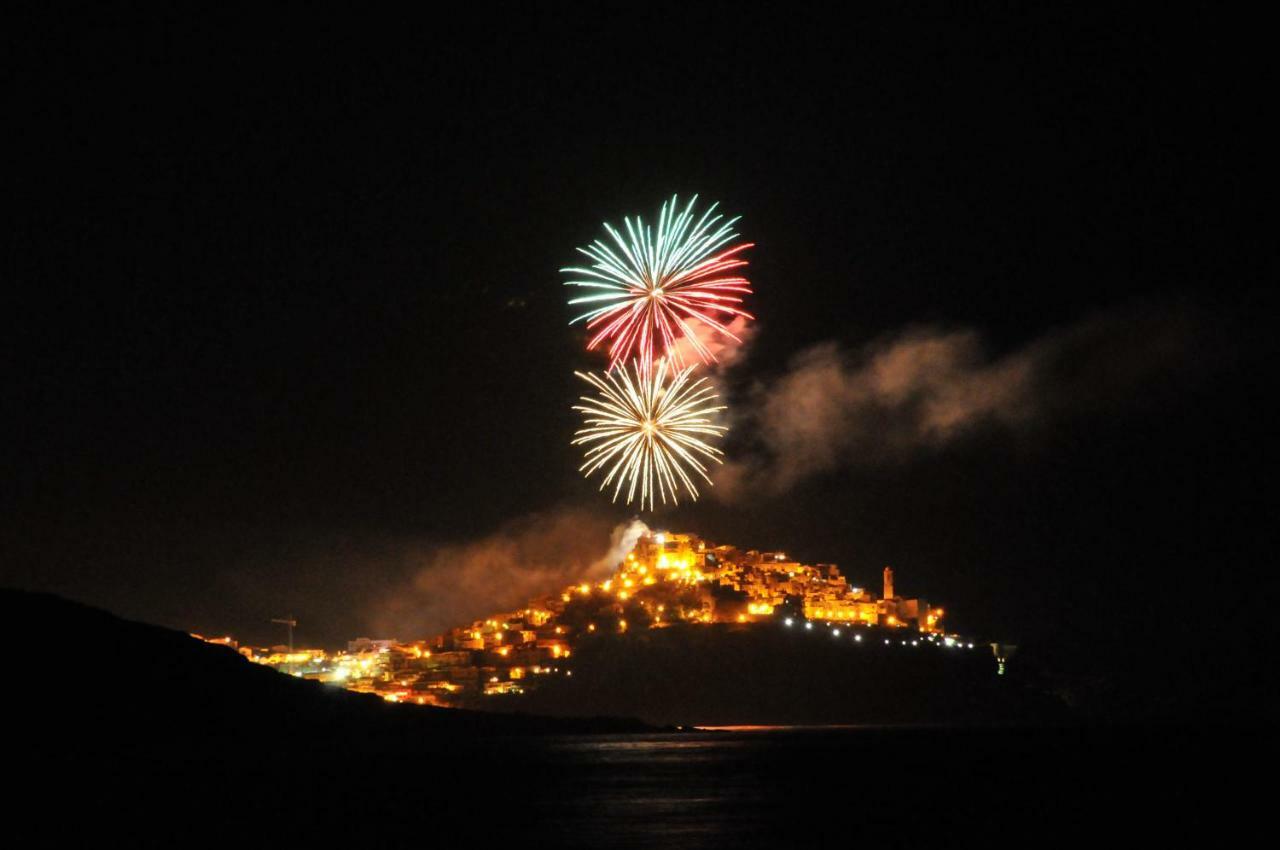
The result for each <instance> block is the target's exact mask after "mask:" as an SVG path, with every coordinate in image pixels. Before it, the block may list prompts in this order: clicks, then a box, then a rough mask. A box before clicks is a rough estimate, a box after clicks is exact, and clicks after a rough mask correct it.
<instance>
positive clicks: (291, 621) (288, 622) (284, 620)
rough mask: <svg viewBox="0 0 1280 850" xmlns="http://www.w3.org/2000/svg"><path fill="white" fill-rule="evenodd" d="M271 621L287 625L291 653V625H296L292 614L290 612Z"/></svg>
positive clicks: (291, 652) (290, 651) (291, 651)
mask: <svg viewBox="0 0 1280 850" xmlns="http://www.w3.org/2000/svg"><path fill="white" fill-rule="evenodd" d="M271 622H273V623H279V624H280V625H282V626H288V627H289V654H290V655H292V654H293V627H294V626H296V625H298V621H297V620H295V619H294V618H293V615H292V614H290V615H289V616H287V617H283V618H281V619H278V620H272V621H271Z"/></svg>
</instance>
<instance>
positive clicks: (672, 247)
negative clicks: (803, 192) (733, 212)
mask: <svg viewBox="0 0 1280 850" xmlns="http://www.w3.org/2000/svg"><path fill="white" fill-rule="evenodd" d="M697 200H698V196H697V195H694V196H693V198H692V199H691V200H690V201H689V203H688V204H687V205H686V206H685V207H684V209H683V211H677V204H678V198H677V197H676V196H672V198H671V200H670V201H669V202H667V203H664V204H663V205H662V210H661V212H660V213H659V214H658V227H657V234H656V237H655V235H654V232H653V230H652V228H650V227H649V226H648V225H646V224H645V223H644V220H643V219H641V218H640V217H638V216H637V217H636V219H635V220H634V221H632V220H631V219H630V218H624V219H623V225H624V229H625V230H626V235H625V236H624V235H623V234H622V233H621V232H619V231H618V230H615V229H614V228H613V227H612V226H611V225H609V224H608V223H606V224H605V225H604V228H605V230H606V231H608V233H609V235H610V236H611V237H612V238H613V242H614V243H615V244H614V245H613V246H610V245H609V244H607V243H606V242H604V241H602V240H599V239H597V240H596V241H594V242H592V243H591V244H590V245H588V246H587V247H585V248H579V249H578V251H579V252H580V253H582V254H584V255H586V256H587V257H590V258H591V260H592V261H593V264H592V265H591V267H590V268H582V267H569V268H564V269H561V270H560V271H561V272H563V273H567V274H573V275H575V276H576V277H575V279H573V280H568V281H565V285H566V286H577V287H582V288H585V289H589V290H599V291H598V292H595V293H593V294H589V295H583V296H582V297H579V298H573V299H570V301H569V303H570V304H589V305H592V306H591V307H590V309H588V311H587V312H586V313H583V314H582V315H581V316H578V317H577V318H575V319H574V320H573V321H572V322H570V324H574V323H575V322H582V321H585V322H586V326H587V328H588V330H590V331H592V333H593V335H592V337H591V339H590V340H589V341H588V343H587V350H588V351H590V350H593V349H595V348H597V347H598V346H600V345H601V344H603V343H606V342H607V343H608V347H609V371H613V370H614V369H615V368H617V367H618V366H619V365H620V364H624V363H625V362H626V361H627V360H629V359H636V360H638V361H639V362H640V365H641V366H648V365H650V364H652V363H653V362H654V360H655V359H657V358H658V357H664V356H665V357H669V358H671V360H672V362H673V364H674V365H675V366H676V367H677V368H680V367H683V366H684V365H685V364H684V362H683V356H682V355H681V353H680V351H679V348H678V347H677V346H676V342H677V340H679V339H684V340H686V341H687V342H688V344H689V347H690V348H692V349H693V351H694V353H695V354H696V355H697V356H698V358H699V359H700V360H701V361H702V362H703V363H711V362H714V361H715V359H716V357H715V354H714V353H712V352H711V350H710V349H708V348H707V346H706V345H705V344H703V342H702V341H701V340H700V339H698V335H697V333H696V332H695V327H694V325H695V324H696V323H701V324H702V325H705V326H706V327H708V328H710V329H712V331H713V332H714V333H718V334H723V335H725V336H727V337H729V338H730V339H733V340H734V341H736V342H740V341H741V340H739V339H738V337H737V336H735V335H734V334H733V332H732V331H730V330H729V328H728V323H729V322H730V321H732V320H733V319H734V318H735V317H739V316H740V317H743V318H745V319H751V318H754V317H753V316H752V315H751V314H750V313H747V312H746V311H744V310H743V309H742V308H741V307H739V306H738V305H740V304H741V303H742V297H741V296H743V295H747V294H750V292H751V284H750V282H749V281H747V279H746V278H745V277H741V276H739V275H737V274H734V273H733V272H734V270H735V269H739V268H741V267H743V266H745V265H746V264H747V261H746V260H744V259H742V258H741V257H739V256H738V255H739V254H740V253H741V252H743V251H745V250H746V249H748V248H750V247H752V245H751V243H743V244H740V245H730V244H729V243H731V242H732V241H733V240H734V239H736V238H737V233H736V231H734V229H733V226H734V224H735V223H737V221H738V219H737V218H731V219H728V220H725V218H724V216H723V215H721V214H718V213H716V206H717V205H716V204H712V205H711V206H710V208H708V209H707V210H706V211H705V212H704V213H702V215H701V216H700V217H697V218H696V220H695V214H694V205H695V204H696V202H697ZM578 278H582V279H578Z"/></svg>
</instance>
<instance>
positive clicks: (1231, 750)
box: [84, 728, 1270, 848]
mask: <svg viewBox="0 0 1280 850" xmlns="http://www.w3.org/2000/svg"><path fill="white" fill-rule="evenodd" d="M1250 765H1252V766H1253V767H1255V768H1256V767H1259V766H1263V767H1266V770H1270V768H1269V767H1267V765H1269V756H1268V755H1267V754H1266V746H1265V738H1264V737H1263V736H1262V735H1261V734H1260V733H1257V734H1255V733H1252V732H1245V731H1239V730H1237V731H1223V730H1215V729H1204V728H1198V729H1149V728H1148V729H1053V730H1016V729H1015V730H1010V729H992V730H981V729H901V728H899V729H882V728H881V729H873V728H821V729H812V728H809V729H798V728H790V729H787V728H775V729H753V730H729V731H707V732H693V733H670V734H646V735H618V736H562V737H551V738H513V739H500V738H499V739H486V740H458V741H445V742H438V741H436V742H430V743H424V742H409V741H406V742H399V743H395V742H392V743H391V744H389V745H387V746H379V747H377V748H375V749H373V750H370V751H365V752H350V751H344V749H343V747H342V746H341V745H340V742H335V741H326V740H317V741H315V742H314V745H313V746H310V747H307V748H304V749H301V750H300V749H298V748H297V747H293V746H291V747H289V748H284V749H281V750H279V751H277V752H272V753H243V752H235V751H226V752H217V751H216V748H214V750H213V751H211V752H208V753H206V754H204V755H202V756H199V757H193V758H191V759H189V760H182V762H181V763H180V764H168V765H164V766H154V767H153V766H151V765H149V764H146V763H130V762H129V760H128V759H124V760H122V761H121V762H120V763H119V764H118V765H117V766H116V776H115V780H114V781H112V782H110V783H108V786H107V787H101V788H100V789H99V792H98V797H99V798H100V801H101V802H102V803H103V804H104V805H103V809H102V811H100V812H99V813H98V814H101V815H103V820H102V821H101V826H100V829H101V830H102V832H103V834H117V835H118V834H121V831H123V833H124V834H126V835H128V836H129V837H130V838H131V839H132V840H133V841H134V842H135V843H168V844H183V843H187V842H189V841H191V840H193V839H199V840H201V841H210V842H213V843H217V844H221V845H223V846H257V845H259V844H261V843H263V842H264V841H266V840H267V839H268V838H271V839H272V840H275V839H276V838H281V837H284V838H292V839H293V840H298V841H320V842H322V843H324V844H326V845H327V844H332V843H334V842H340V843H344V844H351V843H359V844H360V845H361V846H370V847H384V846H405V847H409V846H414V847H428V846H429V847H492V846H514V847H558V848H567V847H602V848H603V847H664V848H685V847H687V848H703V847H815V846H833V847H836V846H839V847H854V846H859V845H864V846H865V845H866V844H867V842H870V841H874V842H875V844H876V846H904V847H905V846H919V845H929V846H940V845H947V844H951V843H955V842H958V841H963V842H964V843H972V842H975V841H976V842H980V843H983V844H987V845H991V846H1008V845H1011V844H1019V845H1026V844H1043V843H1047V842H1049V841H1052V840H1062V839H1088V840H1091V841H1094V842H1096V841H1101V840H1105V841H1108V842H1109V841H1111V840H1118V839H1120V838H1121V837H1131V838H1134V839H1138V840H1142V841H1144V844H1145V842H1149V841H1151V840H1154V839H1155V838H1156V837H1157V836H1173V837H1179V838H1183V839H1186V838H1190V837H1192V836H1204V837H1206V838H1212V839H1213V840H1215V841H1222V840H1225V839H1226V838H1227V837H1228V836H1229V835H1231V834H1234V833H1235V832H1236V831H1237V830H1242V829H1244V828H1245V827H1246V826H1247V824H1248V823H1249V822H1250V821H1251V820H1252V819H1253V818H1255V817H1257V815H1258V812H1259V810H1258V808H1257V807H1256V803H1257V801H1258V800H1259V799H1262V797H1263V794H1264V792H1265V789H1266V788H1267V787H1269V785H1270V783H1269V782H1268V781H1266V780H1265V779H1263V778H1262V776H1265V774H1263V775H1261V776H1259V775H1256V774H1254V773H1253V770H1252V769H1250ZM90 796H91V797H92V796H93V794H92V793H91V794H90ZM84 811H86V813H87V812H88V811H89V810H88V809H84ZM86 816H88V815H87V814H86Z"/></svg>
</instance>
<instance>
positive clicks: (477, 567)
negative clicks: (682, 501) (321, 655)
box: [370, 509, 647, 637]
mask: <svg viewBox="0 0 1280 850" xmlns="http://www.w3.org/2000/svg"><path fill="white" fill-rule="evenodd" d="M609 525H610V520H608V519H606V518H604V517H603V516H601V515H600V514H596V513H593V512H589V511H584V510H577V509H565V510H560V511H556V512H553V513H549V514H540V515H534V516H530V517H526V518H524V519H521V520H519V521H516V522H513V523H510V524H508V525H506V526H505V527H503V528H502V529H500V530H498V531H497V532H495V533H493V534H491V535H489V536H487V537H484V538H482V539H480V540H475V541H471V542H467V543H460V544H452V545H444V546H437V547H424V549H423V551H421V552H419V553H417V554H416V556H415V557H416V560H417V561H418V562H419V566H418V567H417V568H416V569H415V570H414V571H413V572H412V574H411V575H410V577H409V579H408V581H407V582H405V583H404V584H403V585H402V586H400V587H398V588H396V589H395V590H394V591H393V592H392V593H390V594H389V595H388V596H387V597H386V598H384V599H381V600H379V601H378V602H376V603H375V606H374V608H373V610H372V611H371V616H370V621H371V623H372V624H373V627H374V630H375V631H376V632H377V633H378V634H385V635H396V636H412V637H425V636H429V635H434V634H438V633H440V632H442V631H444V630H446V629H448V628H452V627H454V626H459V625H465V624H467V623H470V622H471V621H472V620H475V619H477V618H480V617H483V616H485V615H488V614H493V613H495V612H500V611H505V610H514V609H518V608H522V607H524V605H525V603H527V602H528V601H529V599H530V598H532V597H535V596H540V595H543V594H546V593H549V592H556V591H558V589H560V588H563V587H565V586H567V585H570V584H574V583H577V582H579V581H583V580H594V579H597V578H600V577H602V576H604V575H606V574H608V573H609V572H611V571H612V570H613V569H614V568H615V567H616V566H617V565H618V563H619V562H620V561H622V559H623V558H625V557H626V555H627V553H628V552H630V551H631V549H632V548H633V547H634V546H635V543H636V539H637V538H638V537H639V536H640V535H641V534H643V533H644V532H645V531H646V530H647V526H645V524H644V523H643V522H641V521H640V520H639V519H633V520H631V521H629V522H625V523H622V524H620V525H617V526H616V527H614V528H613V529H612V531H610V528H609Z"/></svg>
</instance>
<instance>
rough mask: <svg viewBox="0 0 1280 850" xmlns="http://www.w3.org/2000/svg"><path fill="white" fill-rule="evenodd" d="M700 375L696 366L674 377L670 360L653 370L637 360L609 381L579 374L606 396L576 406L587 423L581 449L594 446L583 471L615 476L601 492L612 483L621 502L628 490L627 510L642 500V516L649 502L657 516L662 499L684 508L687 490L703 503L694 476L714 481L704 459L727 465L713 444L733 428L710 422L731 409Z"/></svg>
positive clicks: (581, 433) (608, 376) (613, 373)
mask: <svg viewBox="0 0 1280 850" xmlns="http://www.w3.org/2000/svg"><path fill="white" fill-rule="evenodd" d="M692 371H693V367H692V366H689V367H685V368H682V369H679V370H677V371H675V372H674V373H672V371H671V369H670V367H669V366H668V365H667V361H666V360H665V359H662V360H659V361H658V362H657V363H656V364H652V365H650V366H644V365H642V364H641V363H639V362H638V361H633V362H632V368H631V369H630V370H628V369H627V368H626V367H625V366H623V367H622V368H620V369H614V370H611V371H607V372H605V373H604V374H603V375H597V374H584V373H582V372H577V373H576V374H577V375H578V377H580V378H582V379H583V380H584V381H587V382H588V383H590V384H591V385H592V386H593V387H595V388H596V390H597V391H598V394H597V395H595V396H591V397H588V396H583V397H582V399H581V400H582V404H580V405H575V406H574V408H573V409H574V410H577V411H580V412H581V413H582V414H583V415H584V417H585V419H584V422H585V425H586V427H584V428H582V429H581V430H579V431H577V432H576V434H575V435H574V436H575V437H576V439H574V441H573V445H575V446H577V445H586V446H590V448H588V449H587V453H586V462H585V463H584V464H583V465H582V466H581V467H579V470H578V471H579V472H582V473H583V474H584V475H586V476H587V477H590V476H591V475H592V473H594V472H596V471H597V470H601V469H605V470H607V471H606V472H605V476H604V481H603V482H601V484H600V489H601V490H604V489H605V488H606V487H608V486H609V485H610V484H611V483H612V484H613V485H614V486H613V500H614V501H615V502H616V501H617V500H618V496H619V495H621V494H622V491H623V487H624V485H625V487H626V494H627V504H630V503H631V502H632V501H634V500H635V499H636V498H637V496H638V497H639V500H640V508H641V510H643V509H644V508H645V505H646V503H647V504H648V507H649V510H653V509H654V506H655V505H654V496H655V494H656V495H657V497H658V498H660V499H662V502H663V504H666V502H667V498H668V496H670V499H671V502H672V503H673V504H678V500H677V497H676V494H677V491H678V490H679V489H680V488H681V487H683V488H684V489H685V490H687V491H688V493H689V495H690V497H692V498H693V499H694V500H697V498H698V488H697V487H696V486H695V485H694V481H693V476H692V475H691V474H690V473H691V472H692V473H695V474H696V475H698V476H701V478H702V479H703V480H704V481H706V482H707V483H708V484H710V483H711V479H710V478H709V477H708V476H707V466H706V464H705V463H704V461H713V462H715V463H720V462H721V461H720V457H721V455H722V452H721V451H720V450H719V449H717V448H715V447H714V446H712V445H710V444H709V443H708V442H706V438H712V437H719V436H721V435H722V434H724V432H725V431H726V430H728V429H727V428H725V427H724V426H722V425H715V424H713V423H712V420H711V418H710V417H711V416H712V415H713V414H715V413H717V412H719V411H721V410H724V406H723V405H717V404H715V401H716V394H715V391H714V390H713V389H712V387H711V385H710V384H708V383H707V380H706V378H698V379H697V380H693V381H691V380H690V373H691V372H692ZM668 377H670V381H669V382H668V380H667V379H668Z"/></svg>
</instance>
